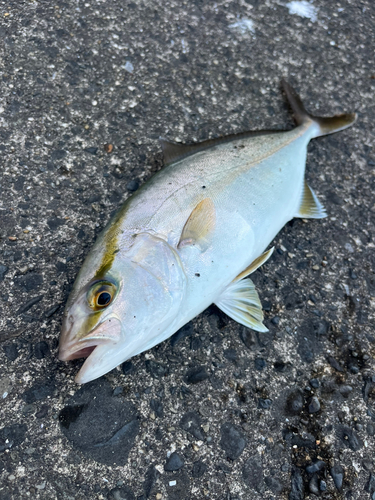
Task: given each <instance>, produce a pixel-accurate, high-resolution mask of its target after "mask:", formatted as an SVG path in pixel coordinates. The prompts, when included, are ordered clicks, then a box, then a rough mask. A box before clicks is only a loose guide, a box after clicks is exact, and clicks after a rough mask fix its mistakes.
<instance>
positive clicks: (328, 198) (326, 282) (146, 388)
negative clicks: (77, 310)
mask: <svg viewBox="0 0 375 500" xmlns="http://www.w3.org/2000/svg"><path fill="white" fill-rule="evenodd" d="M0 4H1V9H0V13H1V14H0V15H1V19H0V37H1V43H0V51H1V63H0V76H1V87H0V138H1V141H0V158H1V177H0V238H1V240H0V283H1V291H0V342H1V345H0V363H1V375H0V394H1V395H2V398H1V400H0V470H1V481H0V499H1V500H5V499H17V500H18V499H27V498H32V499H59V500H60V499H84V498H90V499H91V498H92V499H116V500H119V499H123V500H125V499H126V500H134V499H138V500H141V499H142V500H145V499H148V498H150V499H158V500H162V499H163V500H164V499H168V500H184V499H194V500H198V499H204V498H207V499H210V500H216V499H218V500H240V499H241V500H261V499H266V500H271V499H274V500H276V499H285V500H286V499H289V500H302V499H307V498H310V499H313V498H315V497H320V498H322V499H353V500H356V499H366V498H368V499H370V498H374V495H375V474H374V464H373V456H374V445H375V437H374V435H375V373H374V355H375V332H374V305H375V276H374V267H375V257H374V234H375V222H374V221H375V205H374V191H375V177H374V174H375V154H374V150H373V145H374V125H373V123H374V122H373V116H374V111H375V109H374V89H375V69H374V34H375V24H374V13H375V8H374V6H373V3H372V2H370V1H369V0H367V1H359V0H356V1H354V0H353V1H349V0H343V1H340V2H324V1H315V2H313V3H307V2H290V3H287V2H283V1H266V2H260V1H258V0H245V1H231V2H229V1H227V2H225V1H224V2H220V1H219V2H216V3H214V2H203V1H199V0H196V1H192V2H182V1H181V2H174V1H172V2H169V1H168V2H165V1H156V0H155V1H148V2H146V1H144V2H143V1H130V2H128V1H118V0H108V1H99V0H98V1H79V0H77V1H74V0H66V1H57V2H49V1H46V0H45V1H39V2H38V1H28V2H26V1H20V0H17V1H9V2H3V1H2V2H0ZM282 77H284V78H286V79H287V80H288V81H289V82H290V83H291V84H293V85H294V86H295V87H296V88H297V89H298V91H299V92H300V94H301V95H302V97H303V99H304V101H305V103H306V106H307V107H308V108H309V109H310V110H311V111H312V112H315V113H316V114H327V115H330V114H333V113H336V112H339V111H348V112H349V111H354V110H355V111H357V113H358V122H357V123H356V124H355V126H353V127H352V128H350V129H348V130H346V131H344V132H341V133H339V134H335V135H332V136H329V137H324V138H320V139H317V140H314V141H313V142H312V143H311V144H310V146H309V153H308V161H307V178H308V181H309V183H310V184H311V186H312V187H313V188H314V189H315V190H316V192H317V194H318V195H319V198H320V199H321V200H322V202H323V203H324V205H325V207H326V209H327V212H328V214H329V216H328V218H326V219H324V220H320V221H313V220H310V221H303V220H300V219H296V220H293V221H291V222H290V223H289V224H288V225H287V226H286V227H285V228H284V229H283V230H282V231H281V232H280V233H279V235H278V236H277V238H276V239H275V241H274V242H273V244H274V245H275V246H276V251H275V252H274V255H273V257H272V259H271V260H270V261H269V262H268V263H267V264H266V265H265V266H264V267H263V268H262V269H260V270H258V271H257V272H256V273H255V274H254V275H253V279H254V282H255V283H256V285H257V288H258V290H259V293H260V296H261V300H262V303H263V305H264V308H265V314H266V321H265V322H266V324H267V326H268V327H269V333H267V334H258V333H255V332H252V331H251V330H248V329H246V328H244V327H242V326H239V325H238V324H236V323H234V322H233V321H232V320H230V319H229V318H228V317H227V316H225V315H224V314H223V313H221V312H220V311H219V310H218V309H217V308H215V307H214V306H213V307H211V308H209V309H208V310H206V311H205V312H204V313H202V314H201V315H200V316H199V317H197V318H196V319H195V320H194V321H192V322H191V323H189V324H188V325H187V326H186V327H185V328H184V329H183V330H181V331H180V332H178V333H177V334H176V335H175V336H174V337H172V339H170V340H168V341H166V342H164V343H162V344H161V345H159V346H158V347H156V348H154V349H152V350H151V351H149V352H147V353H144V354H142V355H140V356H137V357H135V358H133V359H132V360H131V361H129V362H127V363H124V364H123V365H122V367H119V368H118V369H116V370H113V371H112V372H111V373H109V374H108V375H107V376H105V377H102V378H101V379H100V380H98V381H95V382H92V383H90V384H87V385H85V386H83V387H81V388H80V387H79V386H77V385H76V384H75V383H74V375H75V374H76V373H77V371H78V369H79V366H80V365H81V363H82V361H74V362H70V363H62V362H59V361H57V359H56V353H57V342H58V336H59V331H60V326H61V319H62V313H63V307H64V303H65V301H66V299H67V295H68V293H69V290H70V288H71V286H72V283H73V281H74V278H75V276H76V274H77V272H78V270H79V268H80V266H81V264H82V261H83V259H84V257H85V255H86V254H87V253H88V251H89V249H90V247H91V246H92V244H93V241H94V240H95V237H96V235H97V234H98V232H99V231H100V229H101V228H102V227H103V226H104V225H105V223H106V222H107V220H108V219H109V217H110V215H111V214H112V213H113V211H114V210H115V209H116V208H117V207H118V206H119V205H120V203H121V202H122V201H124V200H125V199H126V198H127V197H129V196H130V195H131V194H132V193H133V192H134V191H136V189H137V188H138V186H140V185H141V184H142V183H144V182H145V181H146V180H147V179H149V178H150V177H151V176H152V174H153V173H155V172H156V171H157V170H158V169H160V168H161V166H162V154H161V148H160V146H159V143H158V140H157V139H158V137H159V136H164V137H167V138H169V139H172V140H182V141H199V140H204V139H207V138H210V137H217V136H219V135H222V134H229V133H235V132H240V131H244V130H250V129H262V128H266V129H270V128H279V129H283V128H288V127H291V126H292V125H293V122H292V119H291V116H290V113H289V111H288V108H287V105H286V103H285V99H284V98H283V96H282V93H281V91H280V85H279V83H280V80H281V78H282Z"/></svg>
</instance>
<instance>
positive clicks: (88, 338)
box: [58, 316, 122, 361]
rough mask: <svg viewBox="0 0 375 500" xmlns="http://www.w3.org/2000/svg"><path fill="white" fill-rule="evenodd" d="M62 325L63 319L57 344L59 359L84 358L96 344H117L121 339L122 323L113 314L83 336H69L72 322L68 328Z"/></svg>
mask: <svg viewBox="0 0 375 500" xmlns="http://www.w3.org/2000/svg"><path fill="white" fill-rule="evenodd" d="M67 322H69V318H67ZM64 326H65V321H64V324H63V330H62V333H61V340H60V345H59V354H58V357H59V360H60V361H69V360H72V359H78V358H86V357H88V356H89V355H90V354H91V353H92V352H93V351H94V349H95V348H96V347H97V346H98V345H102V344H107V343H108V344H117V343H118V342H119V341H120V340H121V332H122V324H121V321H120V320H119V319H118V318H117V317H114V316H110V317H108V318H106V319H105V320H104V321H103V322H101V323H99V325H97V326H96V327H95V328H93V329H92V330H91V331H90V332H88V333H87V334H86V335H84V336H83V337H81V336H80V335H78V334H76V335H75V336H74V338H71V330H72V327H73V324H72V323H71V324H70V326H69V328H68V329H64Z"/></svg>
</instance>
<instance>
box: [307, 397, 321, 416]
mask: <svg viewBox="0 0 375 500" xmlns="http://www.w3.org/2000/svg"><path fill="white" fill-rule="evenodd" d="M319 410H320V403H319V399H318V398H317V397H316V396H313V397H312V398H311V399H310V402H309V405H308V411H309V413H316V412H318V411H319Z"/></svg>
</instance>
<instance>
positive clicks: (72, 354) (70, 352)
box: [58, 339, 108, 361]
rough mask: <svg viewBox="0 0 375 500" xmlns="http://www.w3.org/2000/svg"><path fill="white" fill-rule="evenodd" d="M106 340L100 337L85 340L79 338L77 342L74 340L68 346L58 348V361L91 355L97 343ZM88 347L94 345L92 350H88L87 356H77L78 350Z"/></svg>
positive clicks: (102, 342)
mask: <svg viewBox="0 0 375 500" xmlns="http://www.w3.org/2000/svg"><path fill="white" fill-rule="evenodd" d="M107 342H108V341H106V340H104V339H100V340H99V339H92V340H91V341H90V340H88V341H86V342H85V341H83V340H79V341H78V342H74V343H72V344H71V345H70V346H67V347H65V348H64V349H61V348H60V349H59V354H58V358H59V360H60V361H71V360H73V359H79V358H83V357H87V358H89V357H90V356H91V354H92V353H93V352H94V350H95V348H96V347H97V346H98V345H99V344H104V343H107ZM90 347H94V350H93V351H92V352H90V354H89V355H88V356H77V355H76V354H77V353H78V352H80V351H83V350H84V349H86V348H90Z"/></svg>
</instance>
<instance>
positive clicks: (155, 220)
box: [60, 84, 355, 383]
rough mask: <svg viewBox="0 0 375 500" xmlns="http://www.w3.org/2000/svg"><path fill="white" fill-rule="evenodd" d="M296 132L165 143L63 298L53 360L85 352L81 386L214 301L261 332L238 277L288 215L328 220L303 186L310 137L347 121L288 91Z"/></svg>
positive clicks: (254, 304) (260, 259) (250, 295)
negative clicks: (162, 162) (159, 160)
mask: <svg viewBox="0 0 375 500" xmlns="http://www.w3.org/2000/svg"><path fill="white" fill-rule="evenodd" d="M284 90H285V92H286V94H287V97H288V100H289V102H290V104H291V106H292V108H293V110H294V113H295V117H296V120H297V123H298V126H297V127H296V128H295V129H293V130H289V131H283V132H280V131H273V132H272V131H271V132H257V133H245V134H239V135H238V136H234V137H230V138H226V139H224V140H222V141H207V143H202V144H201V145H197V146H195V147H191V146H190V147H189V146H180V147H179V146H178V145H176V144H167V143H165V142H164V144H163V145H164V150H165V157H166V158H167V160H169V162H170V164H169V165H167V166H166V167H165V168H163V169H162V170H161V171H159V172H158V173H157V174H156V175H154V177H152V178H151V179H150V180H149V181H148V182H147V183H146V184H145V185H144V186H142V187H141V189H140V190H138V191H137V193H136V194H135V195H134V196H132V197H131V198H130V199H129V200H127V201H126V203H125V204H124V205H123V206H122V208H121V209H120V210H119V212H118V213H117V214H116V215H115V216H114V217H113V219H112V220H111V221H110V222H109V224H108V225H107V227H106V228H105V230H104V231H103V232H102V234H101V235H100V237H99V238H98V240H97V242H96V243H95V245H94V247H93V249H92V250H91V252H90V254H89V255H88V257H87V258H86V261H85V262H84V264H83V266H82V269H81V271H80V273H79V275H78V277H77V280H76V283H75V285H74V288H73V291H72V293H71V296H70V297H69V300H68V303H67V306H66V312H65V317H64V324H63V330H62V335H61V339H60V359H63V360H68V359H73V358H75V357H81V356H85V355H88V354H89V356H88V359H87V360H86V361H85V363H84V365H83V367H82V369H81V370H80V372H79V374H78V376H77V377H76V380H77V382H79V383H84V382H88V381H89V380H92V379H94V378H97V377H99V376H101V375H103V374H104V373H106V372H108V371H109V370H111V369H112V368H114V367H115V366H117V365H118V364H120V363H121V362H123V361H125V360H126V359H129V358H130V357H132V356H134V355H136V354H138V353H140V352H142V351H144V350H147V349H149V348H151V347H152V346H154V345H156V344H158V343H159V342H161V341H163V340H165V339H166V338H168V337H169V336H171V335H172V334H173V333H174V332H176V331H177V330H178V329H179V328H181V327H182V326H183V325H184V324H186V323H187V322H188V321H190V320H191V319H192V318H194V317H195V316H196V315H197V314H199V313H200V312H202V311H203V310H204V309H205V308H206V307H208V306H209V305H210V304H212V303H216V304H217V306H218V307H220V308H221V309H222V310H223V311H225V312H226V313H227V314H228V315H229V316H231V317H232V318H233V319H235V320H236V321H238V322H240V323H241V324H244V325H246V326H248V327H250V328H253V329H255V330H258V331H266V330H267V329H266V328H265V326H264V325H263V323H262V320H263V313H262V309H261V303H260V300H259V296H258V294H257V292H256V290H255V287H254V285H253V283H252V281H251V280H250V279H248V278H246V276H247V275H248V274H250V273H251V272H253V271H254V270H255V269H256V268H257V267H259V265H261V264H262V263H264V262H265V261H266V260H267V259H268V258H269V256H270V255H271V253H272V249H271V250H269V251H268V252H265V249H266V247H267V246H268V245H269V243H270V242H271V241H272V240H273V238H274V237H275V235H276V234H277V233H278V232H279V231H280V229H281V228H282V227H283V226H284V225H285V223H286V222H288V221H289V220H290V219H292V218H293V217H312V218H322V217H325V215H326V213H325V210H324V208H323V206H322V205H321V204H320V202H319V201H318V199H317V197H316V195H315V194H314V192H313V191H312V190H311V189H310V188H309V187H308V186H307V185H306V183H305V180H304V176H305V163H306V151H307V145H308V143H309V141H310V140H311V139H312V138H313V137H317V136H319V135H324V134H326V133H332V132H335V131H338V130H342V129H343V128H346V127H348V126H349V125H350V124H351V123H353V121H354V120H355V115H340V116H338V117H333V118H315V117H312V116H311V115H309V114H308V113H307V112H306V111H305V109H304V108H303V105H302V103H301V101H300V99H299V98H298V96H297V95H296V94H295V93H294V91H293V90H292V89H291V88H290V87H289V86H288V85H287V84H284Z"/></svg>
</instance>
